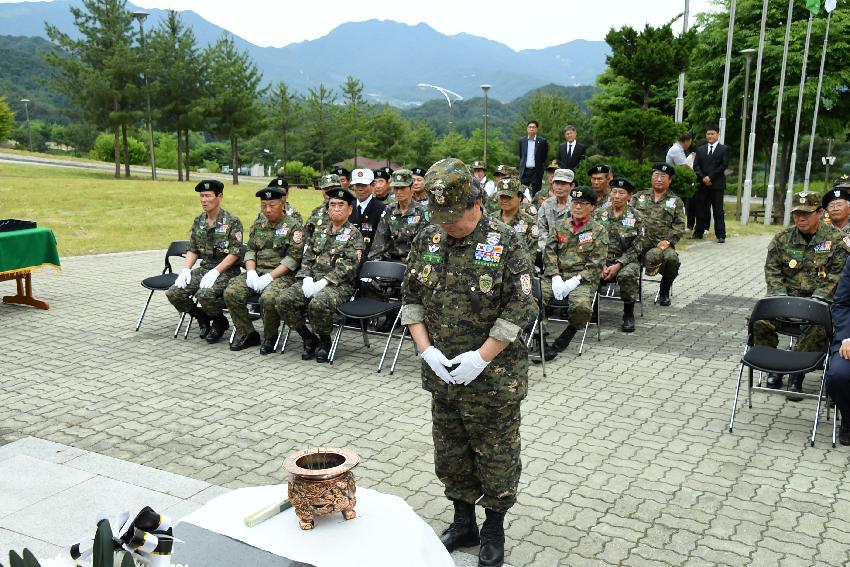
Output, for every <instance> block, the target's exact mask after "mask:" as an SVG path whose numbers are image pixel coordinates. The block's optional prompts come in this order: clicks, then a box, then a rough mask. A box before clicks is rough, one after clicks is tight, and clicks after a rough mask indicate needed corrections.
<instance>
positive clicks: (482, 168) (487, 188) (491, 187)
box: [472, 160, 496, 198]
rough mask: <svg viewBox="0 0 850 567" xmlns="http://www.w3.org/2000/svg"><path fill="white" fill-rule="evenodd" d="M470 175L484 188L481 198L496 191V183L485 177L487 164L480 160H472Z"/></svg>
mask: <svg viewBox="0 0 850 567" xmlns="http://www.w3.org/2000/svg"><path fill="white" fill-rule="evenodd" d="M472 175H473V177H475V179H477V180H478V183H479V184H480V185H481V187H482V189H483V190H484V195H482V198H487V197H492V196H493V195H494V194H495V193H496V184H495V183H494V182H493V180H492V179H487V164H485V163H484V162H483V161H481V160H477V161H474V162H472Z"/></svg>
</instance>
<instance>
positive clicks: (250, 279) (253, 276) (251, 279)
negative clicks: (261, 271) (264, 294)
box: [245, 270, 260, 291]
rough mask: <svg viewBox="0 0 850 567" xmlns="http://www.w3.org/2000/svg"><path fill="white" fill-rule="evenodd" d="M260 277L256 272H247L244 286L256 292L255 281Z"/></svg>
mask: <svg viewBox="0 0 850 567" xmlns="http://www.w3.org/2000/svg"><path fill="white" fill-rule="evenodd" d="M259 277H260V276H258V275H257V270H248V274H247V277H246V278H245V285H247V286H248V287H249V288H250V289H253V290H254V291H257V279H258V278H259Z"/></svg>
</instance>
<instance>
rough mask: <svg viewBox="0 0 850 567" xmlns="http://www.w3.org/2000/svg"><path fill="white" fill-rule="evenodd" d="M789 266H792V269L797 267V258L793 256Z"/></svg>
mask: <svg viewBox="0 0 850 567" xmlns="http://www.w3.org/2000/svg"><path fill="white" fill-rule="evenodd" d="M788 267H789V268H791V269H792V270H793V269H794V268H796V267H797V260H794V259H793V258H792V259H791V260H789V262H788Z"/></svg>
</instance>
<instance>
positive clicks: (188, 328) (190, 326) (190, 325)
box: [183, 315, 195, 341]
mask: <svg viewBox="0 0 850 567" xmlns="http://www.w3.org/2000/svg"><path fill="white" fill-rule="evenodd" d="M194 320H195V318H194V317H192V316H191V315H190V316H189V323H188V324H187V325H186V332H185V333H184V334H183V340H184V341H185V340H186V339H188V338H189V330H190V329H191V328H192V321H194Z"/></svg>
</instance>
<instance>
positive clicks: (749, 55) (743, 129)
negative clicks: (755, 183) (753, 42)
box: [735, 49, 756, 216]
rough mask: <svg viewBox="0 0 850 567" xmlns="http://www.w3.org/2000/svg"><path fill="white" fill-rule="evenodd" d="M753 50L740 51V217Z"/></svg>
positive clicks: (736, 209)
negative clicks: (743, 69)
mask: <svg viewBox="0 0 850 567" xmlns="http://www.w3.org/2000/svg"><path fill="white" fill-rule="evenodd" d="M755 52H756V50H755V49H742V50H741V53H743V55H744V57H745V58H746V64H745V66H744V68H745V71H744V99H743V106H744V108H743V110H742V111H741V149H740V150H739V152H738V193H737V194H738V198H737V206H736V208H735V214H737V215H738V216H740V215H741V190H742V188H743V182H744V148H746V147H747V146H746V135H747V107H748V106H749V105H748V104H747V103H748V102H749V99H750V62H751V61H752V60H753V53H755Z"/></svg>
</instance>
